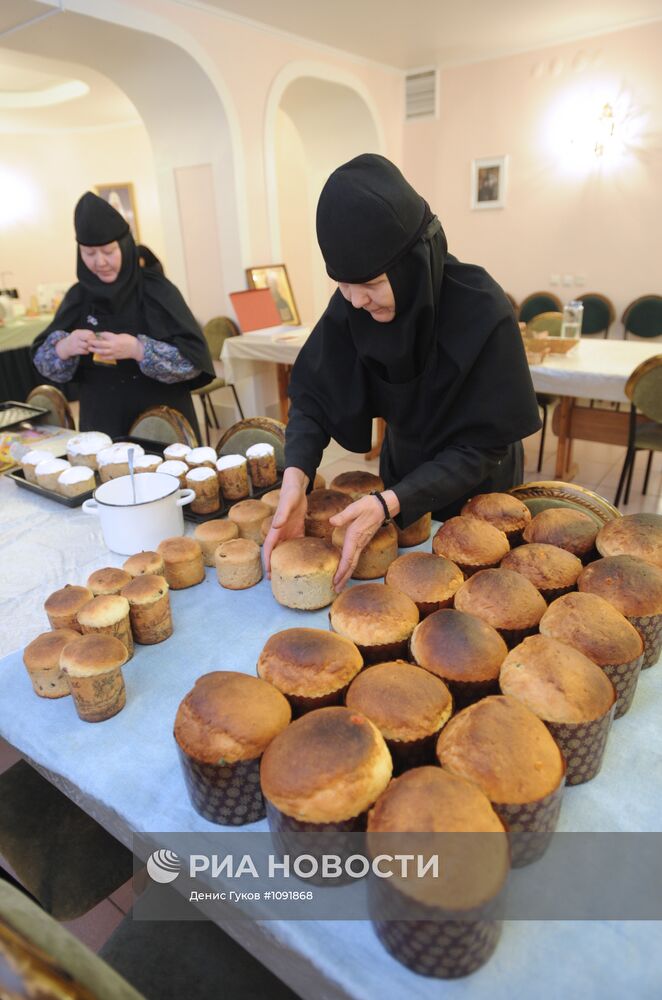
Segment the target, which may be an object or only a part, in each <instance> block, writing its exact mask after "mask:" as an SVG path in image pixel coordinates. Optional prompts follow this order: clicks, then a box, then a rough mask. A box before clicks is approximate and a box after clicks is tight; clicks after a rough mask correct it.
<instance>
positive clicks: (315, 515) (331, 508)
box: [305, 490, 352, 542]
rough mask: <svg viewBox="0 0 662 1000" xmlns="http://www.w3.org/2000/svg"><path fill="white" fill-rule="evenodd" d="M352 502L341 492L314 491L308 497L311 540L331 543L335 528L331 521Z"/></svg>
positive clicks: (307, 520) (308, 527) (306, 518)
mask: <svg viewBox="0 0 662 1000" xmlns="http://www.w3.org/2000/svg"><path fill="white" fill-rule="evenodd" d="M351 502H352V501H351V500H350V499H349V497H348V496H347V495H346V494H345V493H341V492H340V491H339V490H313V491H312V493H309V494H308V497H307V510H306V517H305V526H306V529H305V530H306V534H307V535H308V536H309V537H311V538H326V539H327V540H328V541H329V542H330V541H331V536H332V534H333V527H332V525H331V524H329V521H330V519H331V518H332V517H334V516H335V515H336V514H340V513H341V511H343V510H344V509H345V507H348V506H349V505H350V503H351Z"/></svg>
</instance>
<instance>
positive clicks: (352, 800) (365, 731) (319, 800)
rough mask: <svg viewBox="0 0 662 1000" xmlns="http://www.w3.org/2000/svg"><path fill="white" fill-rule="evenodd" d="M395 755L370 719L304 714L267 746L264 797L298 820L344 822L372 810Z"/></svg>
mask: <svg viewBox="0 0 662 1000" xmlns="http://www.w3.org/2000/svg"><path fill="white" fill-rule="evenodd" d="M391 773H392V764H391V755H390V754H389V752H388V749H387V747H386V743H385V742H384V738H383V737H382V735H381V733H380V732H379V730H378V729H377V727H376V726H375V725H373V723H372V722H370V720H369V719H366V717H365V716H363V715H359V714H358V713H357V712H352V711H351V710H350V709H349V708H343V707H340V706H338V707H333V706H332V707H330V708H319V709H317V710H316V711H314V712H308V713H307V714H306V715H302V716H301V718H300V719H297V720H296V721H294V722H293V723H292V724H291V725H290V726H288V727H287V729H285V730H283V732H281V733H280V734H279V735H278V736H277V737H276V738H275V739H274V740H273V742H272V743H271V744H270V745H269V747H267V750H266V751H265V753H264V756H263V757H262V764H261V767H260V782H261V785H262V792H263V794H264V797H265V798H266V799H267V800H268V801H269V802H270V803H271V804H272V805H273V806H274V807H275V808H276V809H277V810H278V811H279V812H281V813H283V814H284V815H285V816H289V817H291V818H293V819H295V820H298V821H299V822H303V823H315V824H318V823H319V824H327V823H340V822H343V821H345V820H349V819H353V818H355V817H359V816H361V815H362V814H363V813H365V812H367V810H368V809H369V808H370V806H372V805H374V803H375V802H376V800H377V799H378V798H379V796H380V795H381V794H382V792H383V791H384V789H385V788H386V786H387V785H388V783H389V781H390V779H391Z"/></svg>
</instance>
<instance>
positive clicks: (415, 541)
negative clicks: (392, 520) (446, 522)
mask: <svg viewBox="0 0 662 1000" xmlns="http://www.w3.org/2000/svg"><path fill="white" fill-rule="evenodd" d="M396 528H397V531H398V547H399V548H401V549H409V548H411V547H412V545H422V544H423V542H427V540H428V538H429V537H430V535H431V534H432V514H423V516H422V517H419V518H418V519H417V520H416V521H412V523H411V524H409V525H408V526H407V527H406V528H398V526H397V525H396Z"/></svg>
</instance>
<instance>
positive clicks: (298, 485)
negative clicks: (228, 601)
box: [262, 468, 308, 578]
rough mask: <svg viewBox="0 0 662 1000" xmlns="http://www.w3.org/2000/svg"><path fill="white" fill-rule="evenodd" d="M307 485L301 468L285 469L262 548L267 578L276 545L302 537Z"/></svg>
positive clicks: (306, 478)
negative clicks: (276, 503)
mask: <svg viewBox="0 0 662 1000" xmlns="http://www.w3.org/2000/svg"><path fill="white" fill-rule="evenodd" d="M307 485H308V477H307V476H306V474H305V473H304V472H302V471H301V469H295V468H289V469H285V472H284V473H283V485H282V486H281V488H280V500H279V501H278V507H277V508H276V513H275V514H274V519H273V521H272V522H271V528H270V529H269V533H268V535H267V537H266V538H265V540H264V545H263V549H262V550H263V552H264V568H265V570H266V573H267V576H268V577H269V578H271V553H272V551H273V550H274V549H275V548H276V546H277V545H278V544H279V543H280V542H284V541H285V539H286V538H303V535H304V529H305V523H304V522H305V517H306V507H307V504H306V487H307Z"/></svg>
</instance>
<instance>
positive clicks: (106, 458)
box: [97, 441, 145, 466]
mask: <svg viewBox="0 0 662 1000" xmlns="http://www.w3.org/2000/svg"><path fill="white" fill-rule="evenodd" d="M129 448H134V449H135V450H134V455H133V457H134V458H138V457H139V456H140V455H144V454H145V449H144V448H143V446H142V445H140V444H130V443H128V442H126V441H118V442H117V444H113V445H111V446H110V448H104V449H103V450H102V451H100V452H99V454H98V455H97V465H99V466H102V465H114V464H115V463H121V462H126V461H127V454H128V450H129Z"/></svg>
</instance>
